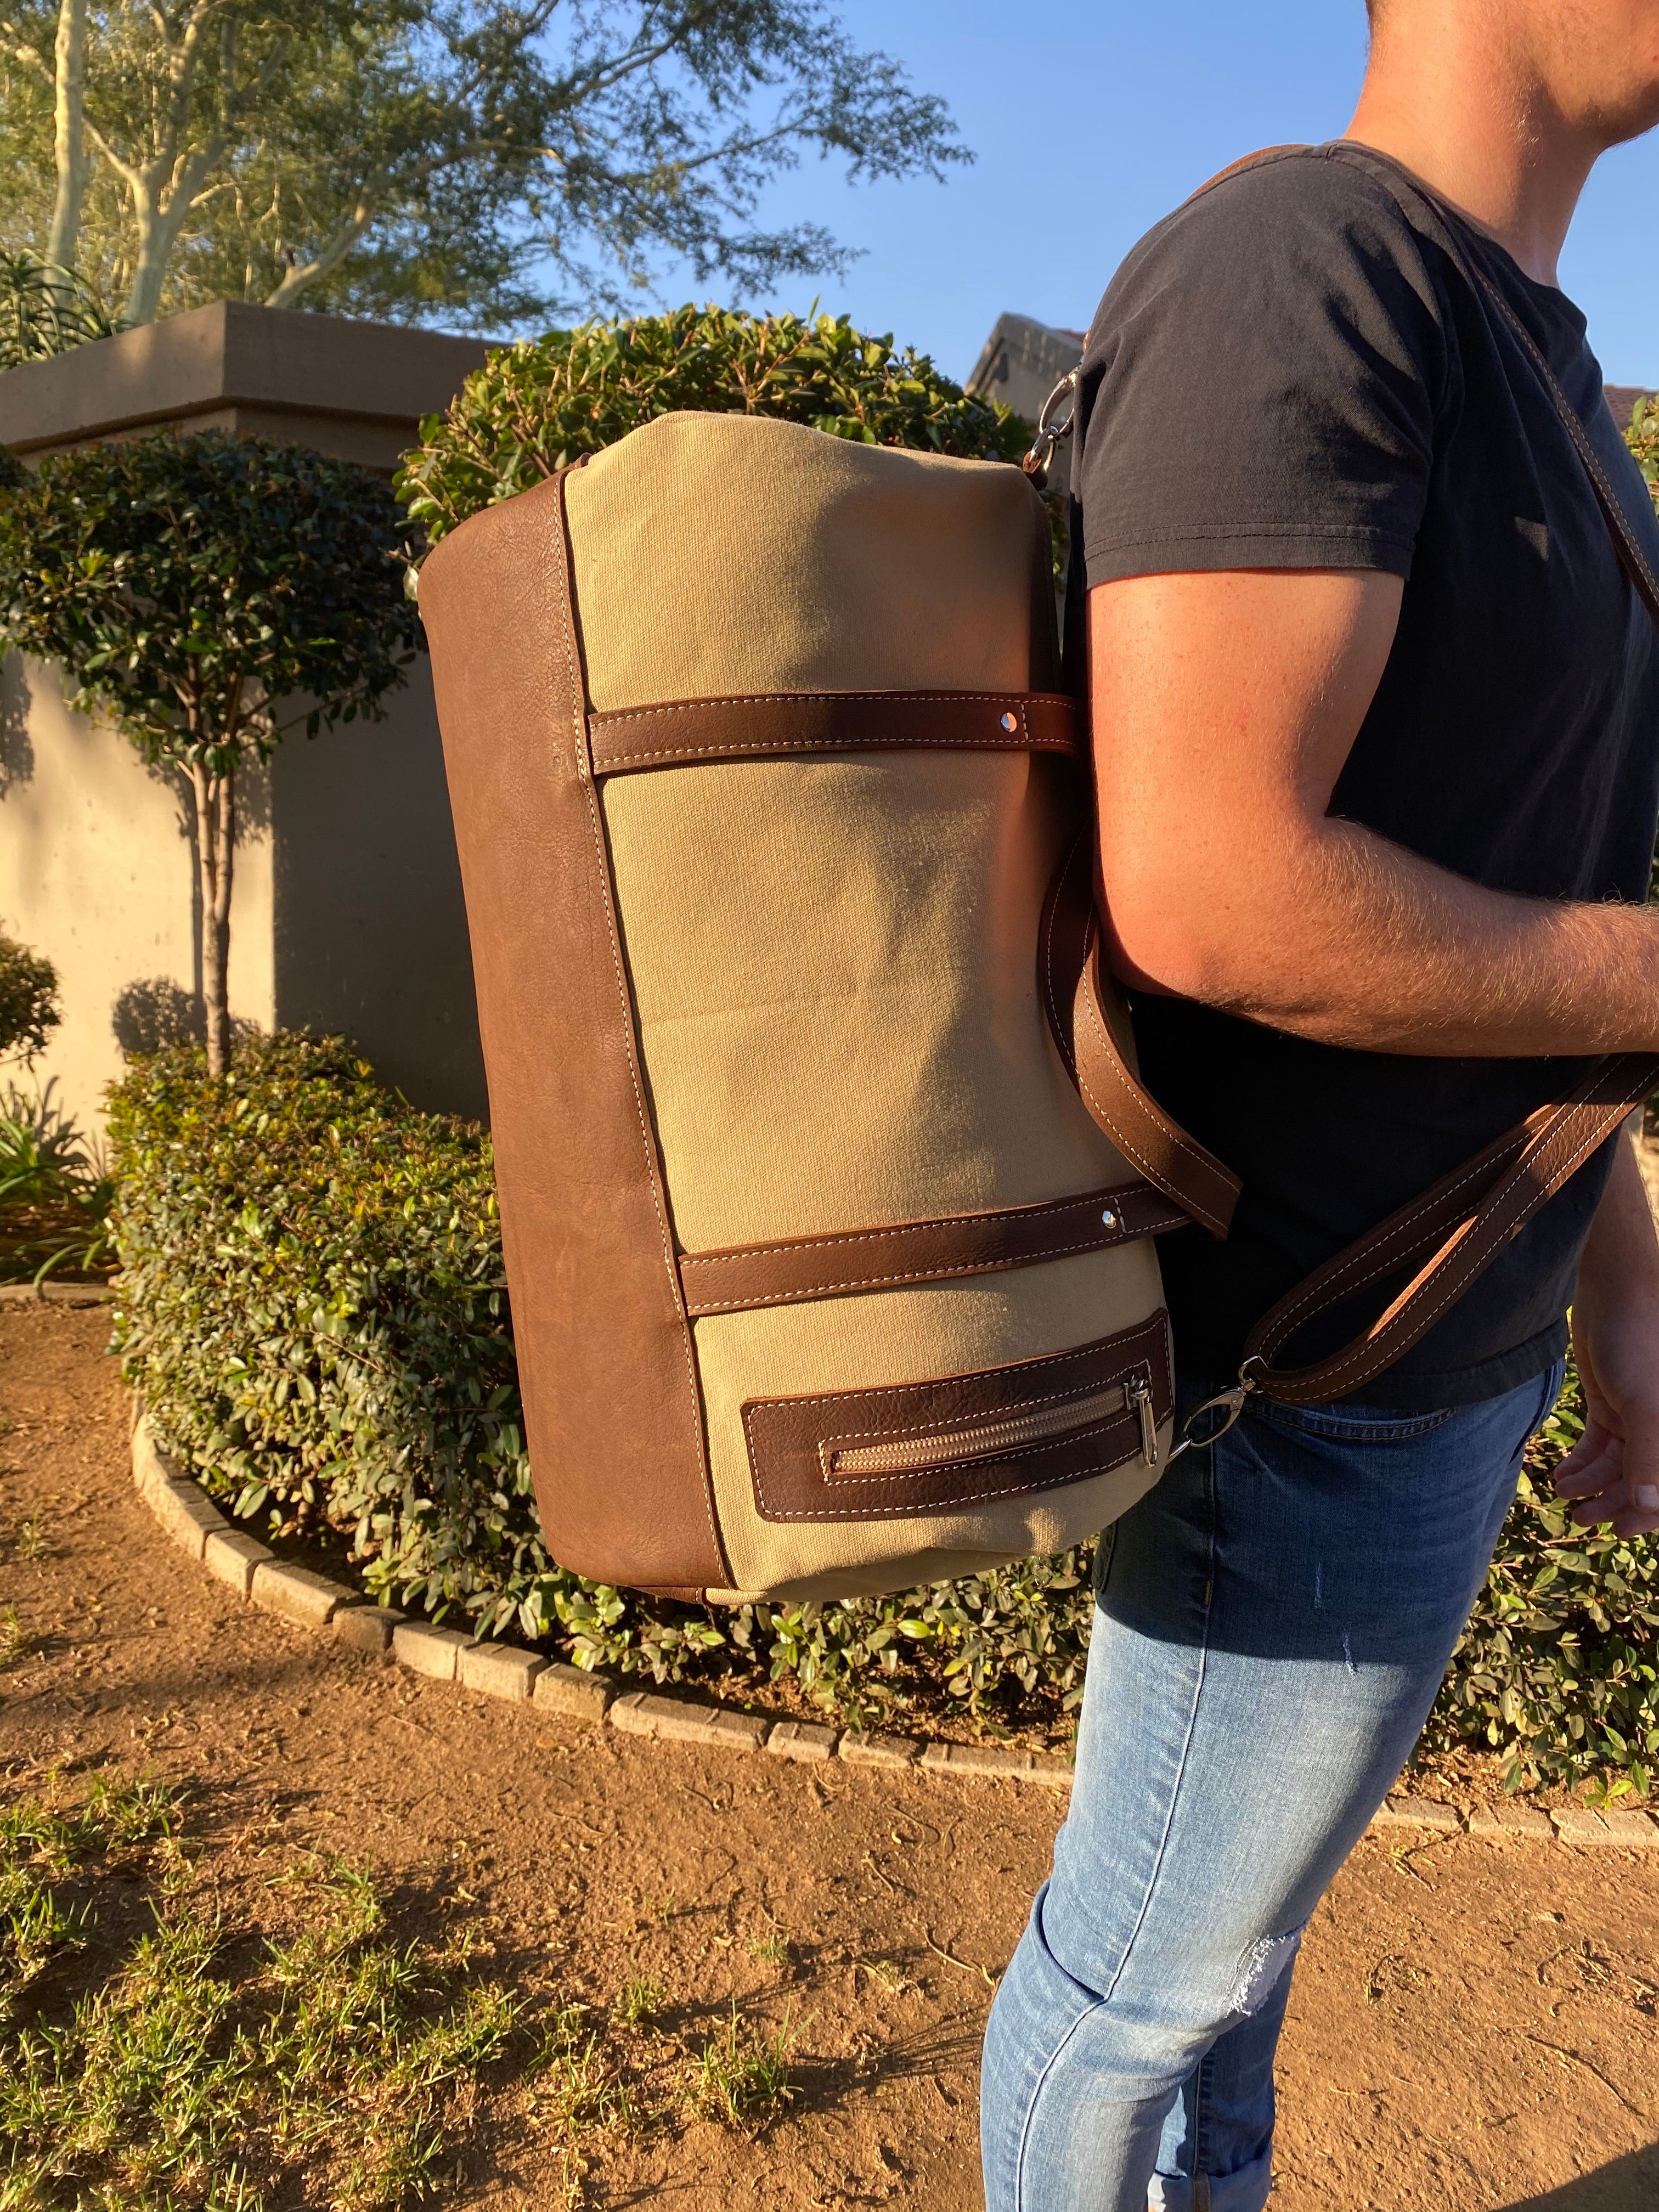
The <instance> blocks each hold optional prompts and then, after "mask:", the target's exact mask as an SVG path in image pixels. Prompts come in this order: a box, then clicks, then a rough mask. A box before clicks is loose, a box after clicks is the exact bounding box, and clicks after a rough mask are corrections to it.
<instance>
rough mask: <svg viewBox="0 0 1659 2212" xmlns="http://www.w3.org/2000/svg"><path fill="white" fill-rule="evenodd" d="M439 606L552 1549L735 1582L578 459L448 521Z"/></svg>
mask: <svg viewBox="0 0 1659 2212" xmlns="http://www.w3.org/2000/svg"><path fill="white" fill-rule="evenodd" d="M421 617H422V622H423V623H424V624H425V626H426V631H427V637H428V643H429V645H430V647H431V653H432V673H433V681H434V684H435V690H436V693H437V703H438V719H439V724H440V726H441V730H442V732H443V741H444V758H445V764H446V767H447V772H448V777H449V793H450V804H451V806H452V808H453V812H454V817H455V839H456V845H457V848H458V850H459V854H460V862H461V876H462V881H463V884H464V886H465V893H466V908H467V921H468V926H469V928H470V930H471V939H472V961H473V970H474V974H475V976H476V979H477V994H478V1022H479V1029H480V1032H481V1034H482V1036H483V1048H484V1064H485V1068H486V1071H487V1073H488V1075H489V1099H490V1110H491V1120H492V1122H493V1126H494V1133H495V1178H496V1185H497V1188H498V1190H499V1192H500V1196H501V1231H502V1239H503V1243H504V1244H505V1247H506V1256H507V1282H508V1285H509V1288H510V1290H511V1293H512V1300H513V1335H514V1340H515V1342H516V1345H517V1348H518V1356H519V1371H520V1381H521V1383H522V1386H523V1390H524V1401H525V1419H526V1430H527V1433H528V1441H529V1446H530V1459H531V1464H532V1468H533V1469H534V1472H535V1480H536V1496H537V1502H538V1505H539V1507H540V1510H541V1516H542V1522H543V1526H544V1529H545V1532H546V1536H547V1541H548V1545H549V1548H550V1550H551V1552H552V1553H553V1555H554V1557H555V1558H556V1559H557V1560H558V1561H559V1562H560V1564H561V1565H564V1566H568V1567H572V1568H574V1569H575V1570H576V1571H577V1572H579V1573H580V1574H584V1575H589V1576H592V1577H594V1578H595V1579H598V1580H603V1581H618V1580H626V1581H629V1582H630V1583H632V1582H645V1583H655V1584H658V1585H659V1586H665V1587H679V1588H691V1587H696V1588H698V1589H702V1588H705V1587H711V1586H712V1587H714V1588H716V1589H724V1588H726V1587H728V1586H729V1583H730V1575H729V1572H728V1570H727V1566H726V1560H725V1558H724V1556H723V1554H722V1551H721V1547H720V1539H719V1534H718V1532H717V1528H716V1525H715V1521H714V1498H713V1491H712V1488H711V1486H710V1483H709V1480H708V1466H707V1462H706V1458H705V1450H704V1440H703V1428H702V1398H701V1393H700V1390H699V1386H698V1381H697V1376H696V1369H695V1366H694V1364H693V1358H692V1350H691V1337H690V1323H689V1322H688V1321H687V1319H686V1316H685V1311H684V1305H683V1303H682V1301H681V1297H680V1287H679V1273H678V1268H677V1267H676V1266H675V1261H674V1252H673V1247H672V1243H671V1237H670V1232H669V1227H668V1212H667V1207H666V1205H665V1200H664V1197H663V1191H662V1177H661V1170H660V1167H659V1162H658V1158H657V1151H656V1143H655V1138H654V1135H653V1130H652V1127H651V1123H650V1120H649V1116H648V1115H647V1109H646V1105H645V1094H644V1086H643V1084H642V1082H641V1077H640V1070H639V1066H638V1060H637V1047H636V1041H635V1030H634V1017H633V1008H632V1004H631V1000H630V996H629V983H628V976H627V970H626V968H625V966H624V963H623V957H622V952H621V948H620V945H619V943H618V939H617V923H616V915H615V911H614V905H613V901H612V896H611V870H610V861H609V856H608V854H607V852H606V849H605V837H604V827H603V823H602V822H601V820H600V817H599V808H598V805H597V804H596V801H595V797H594V792H593V787H592V781H591V779H590V778H588V777H587V776H586V775H585V774H584V773H583V772H582V770H583V765H584V718H585V716H584V710H585V706H586V699H585V687H584V683H583V678H582V672H581V665H580V647H579V642H578V639H577V635H576V628H575V621H574V611H573V607H572V593H571V583H570V564H569V548H568V537H567V533H566V530H565V525H564V485H563V480H562V477H560V478H555V479H553V480H551V481H550V482H548V483H544V484H540V485H538V486H537V487H536V488H535V489H533V490H531V491H526V492H523V493H521V494H520V495H519V496H518V497H517V498H516V499H513V500H508V501H505V502H504V503H503V504H501V506H499V507H488V508H486V509H485V510H484V511H483V513H480V514H477V515H474V516H473V517H472V518H471V520H469V521H467V522H465V523H463V524H462V526H461V527H460V528H459V530H457V531H456V532H454V533H453V535H452V536H450V537H448V538H445V539H444V540H443V541H442V542H441V544H439V545H438V546H437V547H436V549H435V550H434V552H433V553H432V554H431V556H429V557H428V561H427V562H426V565H425V567H424V568H423V569H422V574H421ZM642 1466H643V1467H648V1468H649V1469H650V1474H651V1480H650V1489H649V1506H648V1510H643V1507H642V1500H641V1492H640V1490H639V1488H638V1486H637V1481H636V1477H637V1472H638V1470H639V1468H641V1467H642Z"/></svg>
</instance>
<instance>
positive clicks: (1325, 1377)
mask: <svg viewBox="0 0 1659 2212" xmlns="http://www.w3.org/2000/svg"><path fill="white" fill-rule="evenodd" d="M1626 1111H1628V1109H1620V1120H1622V1119H1623V1117H1624V1114H1625V1113H1626ZM1616 1126H1617V1124H1616V1123H1615V1124H1613V1127H1616ZM1611 1133H1612V1128H1611V1127H1597V1129H1596V1130H1595V1133H1593V1134H1592V1135H1590V1136H1589V1137H1588V1138H1587V1139H1585V1141H1584V1142H1583V1144H1582V1145H1581V1146H1579V1147H1578V1150H1577V1152H1575V1153H1574V1154H1573V1155H1572V1158H1571V1160H1570V1161H1569V1162H1568V1163H1567V1164H1566V1166H1565V1171H1564V1174H1563V1176H1562V1181H1563V1182H1565V1180H1566V1179H1567V1177H1568V1176H1571V1175H1572V1174H1573V1173H1574V1172H1575V1171H1576V1170H1577V1167H1578V1164H1579V1162H1580V1161H1581V1160H1583V1158H1585V1157H1586V1155H1587V1154H1589V1153H1590V1152H1594V1151H1595V1149H1596V1147H1597V1146H1599V1145H1601V1144H1604V1143H1605V1142H1606V1141H1607V1138H1608V1136H1609V1135H1610V1134H1611ZM1545 1141H1546V1143H1547V1142H1548V1141H1549V1140H1548V1139H1546V1140H1545ZM1541 1158H1542V1154H1541V1153H1540V1155H1539V1159H1540V1160H1541ZM1516 1165H1517V1169H1518V1166H1519V1163H1517V1164H1516ZM1545 1180H1546V1182H1547V1180H1548V1175H1547V1172H1546V1176H1545ZM1559 1188H1561V1185H1560V1183H1557V1185H1556V1190H1559ZM1554 1195H1555V1191H1553V1190H1547V1189H1544V1188H1540V1189H1539V1190H1538V1191H1537V1193H1536V1194H1534V1197H1533V1198H1532V1200H1530V1202H1529V1203H1528V1205H1527V1206H1524V1207H1523V1208H1522V1211H1521V1212H1520V1213H1519V1214H1518V1215H1517V1216H1516V1219H1515V1221H1514V1223H1513V1224H1512V1225H1511V1226H1510V1231H1509V1234H1510V1237H1514V1236H1515V1235H1516V1233H1517V1231H1520V1230H1522V1229H1523V1228H1524V1227H1525V1226H1526V1225H1527V1223H1528V1221H1529V1220H1530V1219H1531V1218H1532V1217H1533V1215H1534V1213H1536V1212H1537V1211H1538V1209H1539V1207H1540V1206H1542V1205H1544V1204H1545V1203H1546V1202H1547V1200H1550V1199H1552V1198H1553V1197H1554ZM1502 1196H1503V1194H1502V1192H1501V1191H1500V1192H1499V1194H1498V1200H1499V1202H1501V1200H1502ZM1473 1233H1474V1225H1473V1224H1471V1225H1470V1227H1469V1229H1468V1231H1459V1232H1458V1237H1455V1238H1454V1239H1453V1240H1452V1243H1453V1244H1454V1246H1455V1244H1456V1243H1458V1242H1459V1241H1460V1240H1461V1239H1462V1238H1464V1237H1468V1236H1470V1235H1472V1234H1473ZM1442 1256H1444V1255H1439V1254H1437V1255H1436V1257H1435V1259H1434V1261H1431V1266H1436V1267H1437V1266H1438V1265H1439V1263H1440V1260H1441V1258H1442ZM1493 1256H1494V1258H1495V1257H1496V1256H1497V1255H1495V1254H1494V1255H1493ZM1450 1257H1451V1259H1452V1261H1453V1262H1454V1267H1455V1258H1456V1254H1455V1250H1454V1251H1453V1253H1452V1254H1451V1255H1450ZM1466 1287H1467V1285H1465V1284H1463V1283H1460V1282H1457V1281H1455V1280H1454V1281H1453V1283H1452V1285H1451V1286H1450V1287H1449V1289H1448V1290H1447V1291H1446V1292H1445V1294H1444V1296H1443V1297H1440V1298H1439V1299H1437V1301H1436V1302H1435V1304H1433V1305H1431V1307H1430V1308H1429V1310H1428V1312H1427V1313H1426V1314H1425V1315H1424V1316H1422V1318H1421V1320H1420V1322H1419V1326H1418V1328H1417V1331H1416V1336H1414V1337H1413V1342H1415V1341H1416V1338H1417V1337H1419V1336H1422V1335H1425V1334H1426V1333H1427V1332H1428V1330H1429V1329H1430V1328H1431V1327H1432V1325H1433V1323H1434V1322H1436V1321H1437V1320H1438V1319H1439V1317H1440V1316H1441V1314H1442V1313H1443V1312H1444V1310H1445V1309H1446V1308H1447V1307H1448V1306H1449V1305H1451V1304H1454V1303H1455V1301H1456V1300H1457V1299H1458V1298H1459V1297H1462V1294H1463V1291H1464V1290H1465V1288H1466ZM1406 1296H1407V1298H1409V1297H1410V1292H1409V1291H1407V1293H1406ZM1409 1313H1410V1309H1409V1306H1407V1307H1402V1308H1401V1310H1400V1312H1398V1313H1397V1314H1396V1315H1395V1317H1394V1320H1393V1321H1391V1322H1389V1323H1388V1325H1387V1328H1379V1330H1378V1332H1377V1334H1376V1335H1375V1336H1373V1337H1370V1338H1368V1339H1367V1340H1366V1341H1365V1342H1364V1344H1362V1345H1360V1346H1358V1347H1357V1348H1356V1349H1355V1350H1353V1351H1352V1352H1349V1353H1348V1354H1347V1355H1346V1357H1345V1358H1342V1359H1341V1360H1340V1361H1339V1363H1338V1364H1337V1365H1336V1366H1334V1367H1333V1368H1331V1369H1329V1370H1328V1371H1327V1370H1316V1371H1318V1372H1319V1373H1320V1388H1321V1390H1322V1391H1326V1390H1327V1389H1328V1385H1329V1384H1331V1383H1338V1382H1340V1381H1341V1379H1342V1378H1343V1376H1346V1374H1347V1372H1348V1371H1349V1370H1350V1369H1351V1368H1353V1367H1356V1366H1359V1365H1361V1364H1364V1361H1365V1360H1367V1359H1368V1358H1370V1357H1371V1355H1372V1354H1373V1353H1374V1352H1376V1350H1377V1349H1378V1347H1379V1346H1383V1345H1385V1344H1386V1343H1387V1342H1388V1341H1389V1337H1390V1335H1391V1334H1397V1333H1398V1331H1399V1328H1400V1326H1401V1322H1404V1321H1405V1320H1406V1319H1407V1316H1408V1314H1409ZM1411 1317H1412V1318H1413V1319H1416V1318H1417V1317H1416V1316H1411ZM1338 1395H1340V1394H1338ZM1316 1402H1318V1401H1316Z"/></svg>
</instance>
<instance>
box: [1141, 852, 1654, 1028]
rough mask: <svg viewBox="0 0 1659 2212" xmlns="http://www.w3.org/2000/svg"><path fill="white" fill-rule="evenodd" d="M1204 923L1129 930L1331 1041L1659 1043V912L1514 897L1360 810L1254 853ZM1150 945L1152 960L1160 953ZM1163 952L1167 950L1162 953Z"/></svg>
mask: <svg viewBox="0 0 1659 2212" xmlns="http://www.w3.org/2000/svg"><path fill="white" fill-rule="evenodd" d="M1208 880H1209V882H1210V884H1211V885H1212V890H1214V893H1215V895H1214V896H1212V898H1211V899H1210V900H1208V901H1207V902H1206V906H1205V909H1204V913H1203V918H1202V921H1201V925H1200V927H1196V928H1193V927H1188V929H1186V930H1185V931H1183V930H1182V926H1181V922H1180V921H1179V919H1175V920H1173V921H1166V922H1165V924H1164V927H1162V928H1161V929H1160V930H1159V931H1158V943H1157V945H1156V946H1155V948H1152V947H1146V945H1145V937H1146V933H1144V932H1143V933H1140V934H1141V937H1142V940H1143V943H1142V947H1141V948H1139V949H1138V947H1137V945H1136V944H1135V943H1134V942H1133V941H1130V942H1127V943H1125V944H1122V945H1121V947H1120V951H1121V954H1122V955H1123V956H1125V957H1124V958H1123V963H1122V964H1123V965H1124V966H1125V968H1126V969H1127V971H1128V972H1129V973H1130V974H1131V975H1136V976H1138V977H1139V980H1140V981H1142V982H1143V983H1145V982H1151V983H1152V985H1153V986H1154V987H1162V988H1164V989H1170V990H1176V991H1179V992H1180V993H1181V994H1182V995H1183V996H1186V997H1189V998H1194V999H1197V1000H1200V1001H1202V1002H1203V1003H1204V1004H1206V1005H1210V1006H1219V1007H1222V1008H1224V1009H1225V1011H1227V1012H1231V1013H1237V1014H1243V1015H1245V1016H1248V1017H1249V1018H1250V1019H1252V1020H1254V1021H1259V1022H1263V1023H1266V1024H1269V1025H1270V1026H1271V1027H1273V1028H1275V1029H1283V1030H1290V1031H1291V1032H1292V1033H1294V1034H1295V1035H1297V1036H1307V1037H1312V1038H1316V1039H1317V1040H1318V1041H1319V1042H1322V1043H1326V1044H1338V1045H1350V1046H1355V1047H1358V1048H1363V1049H1365V1050H1369V1051H1373V1052H1399V1053H1424V1054H1447V1055H1459V1056H1462V1055H1488V1056H1490V1055H1502V1056H1510V1055H1513V1056H1516V1057H1519V1056H1522V1055H1530V1054H1553V1053H1564V1054H1577V1053H1597V1052H1617V1051H1656V1050H1659V912H1656V911H1653V910H1651V909H1650V908H1645V907H1638V906H1620V905H1611V904H1610V905H1588V904H1565V903H1556V902H1551V901H1547V900H1541V899H1523V898H1515V897H1510V896H1507V895H1505V894H1504V893H1502V892H1498V891H1490V890H1485V889H1483V888H1482V886H1480V884H1474V883H1470V882H1468V881H1467V880H1466V879H1465V878H1462V877H1459V876H1455V875H1452V874H1449V872H1447V871H1446V870H1444V869H1443V868H1437V867H1436V866H1434V865H1433V864H1432V863H1431V862H1430V861H1427V860H1421V859H1419V857H1418V856H1417V855H1416V854H1412V853H1407V852H1406V851H1405V850H1404V849H1403V848H1401V847H1399V846H1397V845H1391V844H1389V843H1388V842H1386V841H1385V840H1384V839H1383V838H1381V837H1378V836H1375V835H1373V833H1372V832H1370V830H1368V829H1362V828H1360V827H1359V826H1358V824H1356V823H1349V822H1343V821H1340V820H1326V821H1323V822H1321V823H1317V824H1315V825H1310V832H1309V834H1308V836H1306V838H1305V839H1304V840H1303V841H1300V842H1299V843H1298V844H1297V845H1295V846H1292V847H1291V848H1290V849H1287V848H1286V841H1285V839H1284V838H1282V837H1281V838H1279V839H1277V840H1273V841H1269V842H1264V844H1263V846H1262V847H1261V848H1258V849H1257V851H1256V852H1255V853H1254V854H1236V855H1235V856H1234V857H1233V858H1232V860H1231V864H1230V865H1229V866H1228V867H1227V869H1226V872H1225V879H1224V880H1223V881H1222V882H1221V883H1220V884H1217V882H1216V878H1215V876H1214V874H1213V873H1212V874H1210V876H1209V878H1208ZM1148 951H1150V956H1151V957H1150V963H1149V960H1148V957H1147V953H1148ZM1151 963H1156V965H1155V966H1153V965H1152V964H1151Z"/></svg>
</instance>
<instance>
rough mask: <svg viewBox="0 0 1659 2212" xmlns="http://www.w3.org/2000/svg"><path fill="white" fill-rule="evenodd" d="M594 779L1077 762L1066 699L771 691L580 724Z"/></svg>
mask: <svg viewBox="0 0 1659 2212" xmlns="http://www.w3.org/2000/svg"><path fill="white" fill-rule="evenodd" d="M587 736H588V747H589V758H590V759H591V761H592V768H593V773H594V775H618V774H620V773H623V772H624V771H626V770H628V769H643V768H672V767H676V766H684V765H686V764H689V763H693V762H696V761H717V760H749V759H752V758H754V757H756V756H757V755H762V756H765V757H777V756H780V755H784V756H787V755H788V754H792V753H846V752H864V751H877V750H894V751H905V752H914V751H924V750H933V749H937V748H939V747H949V748H951V750H957V749H958V748H960V749H963V750H969V751H975V752H1048V753H1070V754H1071V755H1073V757H1075V758H1077V759H1079V760H1080V759H1081V758H1082V757H1083V750H1084V738H1083V716H1082V712H1081V709H1080V708H1079V706H1078V703H1077V702H1076V700H1075V699H1068V698H1066V697H1063V696H1061V695H1060V693H1059V692H1048V691H777V692H771V693H766V694H761V695H757V696H754V697H750V698H741V697H739V698H731V699H668V700H664V701H663V702H661V703H660V704H659V705H656V706H651V707H622V708H613V709H611V711H610V712H608V713H606V714H592V715H590V716H589V717H588V723H587Z"/></svg>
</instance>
